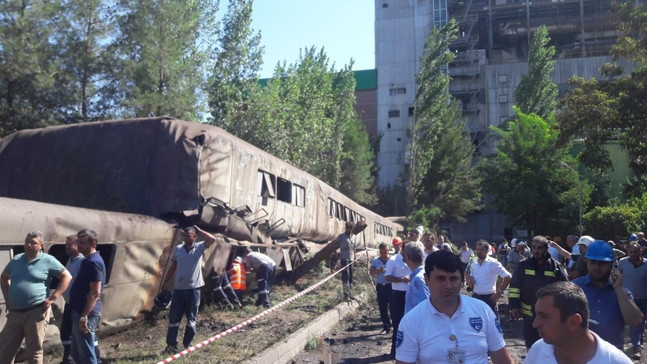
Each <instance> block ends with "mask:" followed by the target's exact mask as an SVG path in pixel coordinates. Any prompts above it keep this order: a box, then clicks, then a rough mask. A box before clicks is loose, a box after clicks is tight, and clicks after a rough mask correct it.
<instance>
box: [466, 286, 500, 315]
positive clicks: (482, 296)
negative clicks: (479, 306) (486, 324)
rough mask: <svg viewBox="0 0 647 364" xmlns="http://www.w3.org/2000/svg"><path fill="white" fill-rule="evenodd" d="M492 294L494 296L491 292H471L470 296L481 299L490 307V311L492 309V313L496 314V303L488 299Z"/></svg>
mask: <svg viewBox="0 0 647 364" xmlns="http://www.w3.org/2000/svg"><path fill="white" fill-rule="evenodd" d="M492 296H494V294H493V293H491V294H476V293H474V292H472V297H474V298H476V299H477V300H481V301H483V302H485V303H487V305H488V306H490V308H491V309H492V311H494V314H495V315H496V314H497V312H496V303H495V302H492V301H490V298H492Z"/></svg>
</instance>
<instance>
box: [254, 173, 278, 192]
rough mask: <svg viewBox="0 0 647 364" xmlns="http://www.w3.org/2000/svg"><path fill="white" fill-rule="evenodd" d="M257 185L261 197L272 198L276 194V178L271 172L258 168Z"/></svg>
mask: <svg viewBox="0 0 647 364" xmlns="http://www.w3.org/2000/svg"><path fill="white" fill-rule="evenodd" d="M257 176H258V186H259V187H260V190H259V191H258V194H259V195H260V196H263V197H268V198H274V197H275V196H276V194H275V193H274V191H275V189H276V182H275V181H276V178H275V177H274V175H272V174H271V173H267V172H265V171H261V170H260V169H259V170H258V174H257Z"/></svg>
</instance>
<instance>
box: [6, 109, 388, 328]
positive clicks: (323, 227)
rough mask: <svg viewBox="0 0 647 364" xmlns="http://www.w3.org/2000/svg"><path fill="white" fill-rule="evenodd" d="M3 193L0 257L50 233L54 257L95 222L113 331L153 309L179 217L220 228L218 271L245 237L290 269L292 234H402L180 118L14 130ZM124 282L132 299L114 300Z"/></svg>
mask: <svg viewBox="0 0 647 364" xmlns="http://www.w3.org/2000/svg"><path fill="white" fill-rule="evenodd" d="M0 196H3V197H7V198H2V199H1V200H0V207H1V208H2V209H1V210H0V220H2V221H0V224H1V225H0V226H2V227H3V228H2V229H0V249H2V250H1V251H2V252H3V254H4V255H2V256H0V259H2V260H0V265H3V266H4V264H5V260H6V259H8V257H10V256H12V255H15V254H17V253H19V252H21V249H22V243H23V239H24V237H25V235H26V234H27V232H29V231H30V230H43V231H44V232H45V238H46V240H47V241H48V242H49V244H48V251H49V252H50V253H53V254H54V255H56V256H61V255H62V254H63V253H64V241H65V236H66V235H68V234H71V233H74V232H76V231H78V230H80V229H82V228H92V229H95V230H97V232H98V233H99V238H100V239H99V240H100V242H99V244H100V251H101V254H102V256H103V257H104V259H106V262H107V263H108V264H109V265H110V267H111V268H110V269H109V270H110V272H112V273H111V276H110V279H109V282H108V284H107V285H106V290H105V293H104V296H105V299H104V302H105V304H104V315H105V316H104V317H105V320H104V322H103V325H104V326H107V327H108V328H114V327H119V326H122V325H125V324H127V323H129V322H130V321H132V320H133V319H135V318H136V317H137V315H138V314H139V313H140V312H142V311H145V310H149V309H150V308H151V306H152V297H154V296H155V294H157V292H159V290H160V289H161V287H159V282H160V281H161V278H162V277H163V274H164V272H165V269H166V265H167V264H166V263H167V262H168V259H169V256H168V252H169V251H170V249H172V247H173V246H175V244H177V243H178V242H179V239H180V238H179V236H178V235H176V234H175V232H174V229H172V227H173V226H174V225H175V224H177V223H179V224H181V225H188V224H197V225H200V226H201V227H202V228H204V229H206V230H209V231H211V232H213V233H218V234H220V235H218V236H219V240H220V241H219V242H218V244H216V245H215V248H212V249H210V250H209V251H208V252H206V253H205V254H206V255H208V257H207V258H208V259H206V264H205V270H208V269H210V268H211V267H214V268H216V270H219V271H222V270H223V269H224V268H225V266H226V264H227V261H228V260H229V259H230V258H231V252H232V246H235V245H236V244H238V243H239V242H241V241H242V242H244V243H245V244H247V245H251V246H256V247H258V248H261V249H263V250H264V251H266V252H267V253H268V255H270V256H272V258H274V260H275V261H276V262H277V263H278V264H279V265H280V266H281V267H283V269H284V270H286V271H290V270H292V269H294V268H295V267H296V266H297V265H299V264H301V263H302V262H303V260H302V259H303V257H302V256H301V254H300V251H299V249H298V248H296V246H297V244H295V243H294V242H296V241H298V240H308V241H314V242H327V241H330V240H331V239H333V238H334V237H335V236H336V235H337V234H339V232H340V231H342V230H343V223H344V221H353V222H359V221H363V222H364V223H365V224H366V226H367V228H366V229H365V230H364V231H363V232H362V234H359V235H358V237H359V242H360V244H364V243H365V244H367V245H376V244H379V243H381V242H389V241H390V240H391V237H393V236H394V235H395V234H396V232H397V231H398V230H401V226H400V225H399V224H397V223H394V222H392V221H391V220H389V219H387V218H383V217H381V216H379V215H377V214H375V213H373V212H371V211H370V210H368V209H365V208H364V207H362V206H360V205H359V204H356V203H355V202H354V201H352V200H351V199H349V198H347V197H346V196H344V195H343V194H341V193H340V192H339V191H337V190H335V189H333V188H331V187H330V186H328V185H327V184H326V183H324V182H322V181H321V180H319V179H317V178H315V177H313V176H312V175H310V174H308V173H305V172H303V171H301V170H299V169H298V168H295V167H294V166H292V165H290V164H288V163H286V162H283V161H282V160H280V159H279V158H276V157H274V156H272V155H270V154H268V153H265V152H263V151H262V150H260V149H258V148H256V147H254V146H252V145H251V144H249V143H246V142H245V141H242V140H240V139H238V138H236V137H234V136H232V135H230V134H228V133H227V132H225V131H223V130H222V129H220V128H217V127H214V126H209V125H204V124H199V123H190V122H185V121H180V120H175V119H171V118H150V119H132V120H118V121H104V122H93V123H84V124H75V125H67V126H54V127H47V128H43V129H34V130H24V131H20V132H17V133H14V134H11V135H9V136H7V137H5V138H3V139H2V140H0ZM25 200H28V201H25ZM35 201H38V202H35ZM232 243H233V244H232ZM61 259H63V257H61ZM115 272H116V273H115ZM135 277H136V278H135ZM119 282H123V283H119ZM120 285H121V286H120ZM118 287H119V288H118ZM117 289H119V291H120V292H122V293H120V295H123V296H124V298H123V299H113V298H112V297H113V293H115V292H114V291H111V290H117ZM120 295H117V297H121V296H120ZM2 309H3V307H2V302H1V301H0V310H2ZM0 316H4V315H0ZM2 324H3V323H2V322H0V326H2Z"/></svg>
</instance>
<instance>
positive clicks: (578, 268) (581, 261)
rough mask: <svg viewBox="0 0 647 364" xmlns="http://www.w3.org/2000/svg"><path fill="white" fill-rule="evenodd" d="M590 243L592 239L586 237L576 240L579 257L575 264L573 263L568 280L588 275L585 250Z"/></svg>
mask: <svg viewBox="0 0 647 364" xmlns="http://www.w3.org/2000/svg"><path fill="white" fill-rule="evenodd" d="M592 242H593V238H592V237H590V236H588V235H583V236H582V237H580V238H579V239H578V240H577V246H578V247H579V250H580V257H579V258H578V259H577V262H575V266H574V267H573V270H572V271H571V272H570V273H569V274H568V279H569V280H573V279H575V278H577V277H582V276H585V275H586V274H587V273H588V271H587V265H586V250H587V248H588V246H589V244H591V243H592Z"/></svg>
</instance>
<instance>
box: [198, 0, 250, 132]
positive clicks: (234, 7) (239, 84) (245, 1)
mask: <svg viewBox="0 0 647 364" xmlns="http://www.w3.org/2000/svg"><path fill="white" fill-rule="evenodd" d="M252 4H253V0H231V1H230V2H229V7H228V9H227V14H226V15H225V18H224V20H223V30H222V32H221V33H220V35H219V37H218V43H219V47H218V49H217V51H216V61H215V65H214V68H213V73H212V75H211V80H210V87H209V107H210V110H211V117H212V118H211V119H210V121H209V122H210V123H211V124H213V125H217V126H220V127H222V128H223V129H225V130H227V131H229V132H230V133H232V134H234V135H236V136H239V137H242V138H246V137H247V136H248V135H249V133H251V132H252V130H251V129H253V128H255V127H256V125H253V124H251V123H250V122H249V121H250V120H249V118H248V117H247V114H246V110H247V109H248V108H249V100H250V99H253V98H254V97H256V96H257V94H258V91H259V85H258V73H259V70H260V68H261V66H262V63H263V62H262V56H263V47H261V46H260V40H261V35H260V33H255V34H254V33H253V31H252V30H251V28H250V26H251V22H252Z"/></svg>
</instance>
